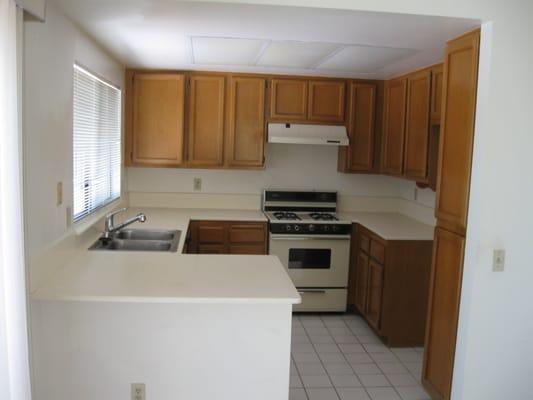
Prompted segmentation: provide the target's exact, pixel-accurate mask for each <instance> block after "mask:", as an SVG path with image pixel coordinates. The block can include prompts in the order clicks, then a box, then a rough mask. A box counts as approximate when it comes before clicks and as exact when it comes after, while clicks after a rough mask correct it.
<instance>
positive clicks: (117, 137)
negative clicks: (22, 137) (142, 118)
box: [73, 65, 121, 221]
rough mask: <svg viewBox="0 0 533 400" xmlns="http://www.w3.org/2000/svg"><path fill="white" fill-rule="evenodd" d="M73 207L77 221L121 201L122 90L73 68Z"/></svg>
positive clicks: (75, 66)
mask: <svg viewBox="0 0 533 400" xmlns="http://www.w3.org/2000/svg"><path fill="white" fill-rule="evenodd" d="M73 158H74V176H73V178H74V182H73V184H74V206H73V220H74V221H79V220H80V219H82V218H84V217H86V216H87V215H89V214H91V213H93V212H94V211H95V210H97V209H98V208H101V207H103V206H105V205H107V204H109V203H111V202H112V201H113V200H116V199H118V198H120V181H121V178H120V173H121V91H120V89H118V88H116V87H114V86H113V85H110V84H109V83H107V82H104V81H103V80H102V79H100V78H98V77H97V76H95V75H93V74H91V73H90V72H88V71H87V70H85V69H83V68H82V67H80V66H79V65H74V137H73Z"/></svg>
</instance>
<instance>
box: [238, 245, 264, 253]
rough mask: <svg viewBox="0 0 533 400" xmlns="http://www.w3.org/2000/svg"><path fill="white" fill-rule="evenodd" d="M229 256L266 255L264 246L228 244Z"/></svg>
mask: <svg viewBox="0 0 533 400" xmlns="http://www.w3.org/2000/svg"><path fill="white" fill-rule="evenodd" d="M229 253H230V254H266V251H265V245H264V244H257V243H256V244H230V246H229Z"/></svg>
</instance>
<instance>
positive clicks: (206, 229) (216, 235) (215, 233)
mask: <svg viewBox="0 0 533 400" xmlns="http://www.w3.org/2000/svg"><path fill="white" fill-rule="evenodd" d="M225 236H226V235H225V225H224V223H223V222H221V223H216V222H200V223H199V224H198V243H220V244H223V243H224V242H225V241H226V240H225Z"/></svg>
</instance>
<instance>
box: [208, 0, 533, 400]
mask: <svg viewBox="0 0 533 400" xmlns="http://www.w3.org/2000/svg"><path fill="white" fill-rule="evenodd" d="M215 1H216V0H215ZM232 2H246V3H258V4H281V3H283V4H287V5H300V6H315V7H331V8H339V9H343V8H349V9H359V10H369V11H383V12H399V13H415V14H427V15H440V16H453V17H466V18H481V19H483V20H484V21H486V22H489V21H491V22H492V23H493V25H492V26H493V35H492V40H491V42H489V43H484V44H482V48H483V52H482V54H481V59H482V64H481V75H480V78H481V79H480V98H479V101H478V113H477V122H476V132H475V148H474V163H473V171H472V186H471V191H470V213H469V221H468V232H467V244H466V259H465V265H464V278H463V287H462V299H461V315H460V321H459V337H458V346H457V357H456V364H455V373H454V387H453V398H454V399H456V400H458V399H465V400H478V399H483V400H491V399H495V400H496V399H498V400H499V399H513V400H514V399H516V400H525V399H531V398H532V397H533V395H532V392H531V382H530V381H531V376H533V363H532V362H531V355H532V354H533V341H532V340H531V337H532V336H533V306H532V304H533V291H532V290H531V282H532V281H533V265H532V261H531V260H533V246H532V245H531V241H532V234H531V228H532V227H533V212H532V211H531V205H532V204H533V184H532V179H531V170H532V168H533V165H532V161H531V148H532V147H533V134H532V133H531V132H532V123H531V110H532V109H533V102H532V97H531V93H533V75H532V74H531V71H530V69H531V65H533V52H532V51H531V38H532V37H533V25H532V24H531V16H532V15H533V2H531V1H530V0H508V1H500V0H448V1H439V2H429V1H427V0H403V1H396V0H351V1H346V0H286V1H283V2H280V1H279V0H257V1H254V0H244V1H239V0H232ZM483 36H485V32H484V34H483ZM489 52H490V54H489ZM495 247H498V248H505V249H506V251H507V259H506V267H505V268H506V269H505V272H503V273H493V272H492V271H491V261H492V260H491V250H492V249H493V248H495Z"/></svg>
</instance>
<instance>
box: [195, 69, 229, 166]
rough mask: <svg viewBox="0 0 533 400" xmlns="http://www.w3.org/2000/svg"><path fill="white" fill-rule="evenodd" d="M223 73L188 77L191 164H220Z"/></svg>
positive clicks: (222, 139) (223, 91)
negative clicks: (221, 74)
mask: <svg viewBox="0 0 533 400" xmlns="http://www.w3.org/2000/svg"><path fill="white" fill-rule="evenodd" d="M224 102H225V77H224V76H219V75H203V74H202V75H200V74H199V75H192V76H191V77H190V94H189V119H188V123H189V126H188V136H187V138H188V150H189V151H188V156H187V161H188V164H189V165H191V166H206V167H210V166H222V164H223V162H224V160H223V152H224Z"/></svg>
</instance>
